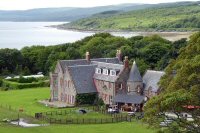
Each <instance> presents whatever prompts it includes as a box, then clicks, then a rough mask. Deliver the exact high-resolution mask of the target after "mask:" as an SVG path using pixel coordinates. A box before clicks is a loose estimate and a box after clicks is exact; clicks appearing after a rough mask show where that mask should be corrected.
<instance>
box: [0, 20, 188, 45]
mask: <svg viewBox="0 0 200 133" xmlns="http://www.w3.org/2000/svg"><path fill="white" fill-rule="evenodd" d="M63 23H64V22H0V48H17V49H21V48H23V47H25V46H32V45H45V46H48V45H56V44H63V43H67V42H75V41H77V40H80V39H82V38H84V37H86V36H90V35H93V34H94V33H93V32H78V31H71V30H58V29H56V28H50V27H45V26H50V25H58V24H63ZM65 23H66V22H65ZM111 34H113V35H115V36H123V37H131V36H136V35H149V33H138V32H124V33H123V32H118V33H111ZM150 34H152V33H150ZM174 34H176V35H178V33H174ZM174 34H171V33H170V35H169V33H166V35H161V36H163V37H165V36H166V38H167V39H169V40H170V39H171V40H173V38H174V37H176V35H174ZM180 37H181V38H182V37H185V36H183V35H182V33H181V35H180ZM180 37H176V38H175V39H180ZM186 37H188V35H186ZM175 39H174V40H175Z"/></svg>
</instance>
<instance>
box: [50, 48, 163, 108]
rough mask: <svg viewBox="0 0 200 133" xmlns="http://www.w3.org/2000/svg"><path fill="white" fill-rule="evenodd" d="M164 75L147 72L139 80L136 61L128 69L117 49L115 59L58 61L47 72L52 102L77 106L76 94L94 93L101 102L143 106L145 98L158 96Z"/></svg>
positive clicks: (88, 58) (87, 55) (126, 60)
mask: <svg viewBox="0 0 200 133" xmlns="http://www.w3.org/2000/svg"><path fill="white" fill-rule="evenodd" d="M163 74H164V72H160V71H151V70H148V71H147V72H146V73H145V75H144V77H143V78H142V77H141V75H140V72H139V70H138V67H137V65H136V63H135V62H133V64H132V66H131V67H129V60H128V57H125V59H124V61H122V53H121V51H120V50H117V54H116V57H114V58H96V59H91V58H90V54H89V52H86V57H85V59H77V60H60V61H58V63H57V66H56V68H55V71H54V72H52V73H50V78H51V85H50V86H51V87H50V88H51V98H50V100H51V101H60V102H64V103H66V104H68V105H75V104H76V97H77V95H81V94H96V95H97V96H98V97H100V98H102V99H103V101H104V103H105V104H107V105H110V104H142V103H143V102H144V100H145V99H146V98H145V97H148V98H150V97H152V96H154V95H157V94H158V93H159V86H158V82H159V80H160V78H161V76H162V75H163Z"/></svg>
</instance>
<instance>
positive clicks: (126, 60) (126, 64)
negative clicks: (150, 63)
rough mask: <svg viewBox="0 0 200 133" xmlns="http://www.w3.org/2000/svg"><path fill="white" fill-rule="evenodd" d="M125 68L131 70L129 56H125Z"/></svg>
mask: <svg viewBox="0 0 200 133" xmlns="http://www.w3.org/2000/svg"><path fill="white" fill-rule="evenodd" d="M124 68H129V60H128V56H125V58H124Z"/></svg>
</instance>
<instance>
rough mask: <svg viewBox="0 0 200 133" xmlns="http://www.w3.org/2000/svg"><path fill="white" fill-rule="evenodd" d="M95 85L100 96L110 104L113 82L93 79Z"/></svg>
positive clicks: (113, 90) (112, 94)
mask: <svg viewBox="0 0 200 133" xmlns="http://www.w3.org/2000/svg"><path fill="white" fill-rule="evenodd" d="M94 83H95V86H96V88H97V92H98V95H99V97H100V98H102V100H103V101H104V103H105V104H112V100H113V97H114V92H115V83H113V82H108V81H103V80H97V79H94Z"/></svg>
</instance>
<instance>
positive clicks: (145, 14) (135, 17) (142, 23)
mask: <svg viewBox="0 0 200 133" xmlns="http://www.w3.org/2000/svg"><path fill="white" fill-rule="evenodd" d="M61 27H62V28H63V27H64V28H70V29H79V30H112V31H113V30H116V31H119V30H122V31H124V30H125V31H192V30H199V28H200V9H199V2H196V3H195V2H194V3H190V4H185V5H173V6H163V7H159V6H157V7H154V8H147V9H143V10H136V11H129V12H124V13H116V14H113V15H110V16H107V15H104V16H103V14H101V16H99V15H98V14H97V15H93V16H91V17H87V18H84V19H80V20H77V21H73V22H71V23H69V24H64V25H61Z"/></svg>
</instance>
